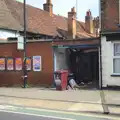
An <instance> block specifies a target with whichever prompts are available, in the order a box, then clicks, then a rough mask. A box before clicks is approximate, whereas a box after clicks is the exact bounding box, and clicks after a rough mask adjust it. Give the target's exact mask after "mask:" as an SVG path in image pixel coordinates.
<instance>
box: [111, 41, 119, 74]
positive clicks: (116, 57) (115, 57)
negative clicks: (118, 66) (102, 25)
mask: <svg viewBox="0 0 120 120" xmlns="http://www.w3.org/2000/svg"><path fill="white" fill-rule="evenodd" d="M115 44H120V42H114V43H113V53H112V56H113V57H112V58H113V59H112V64H113V65H112V66H113V69H112V71H113V72H112V73H113V74H112V75H120V72H119V73H115V72H114V60H115V59H120V55H119V56H117V55H116V56H115Z"/></svg>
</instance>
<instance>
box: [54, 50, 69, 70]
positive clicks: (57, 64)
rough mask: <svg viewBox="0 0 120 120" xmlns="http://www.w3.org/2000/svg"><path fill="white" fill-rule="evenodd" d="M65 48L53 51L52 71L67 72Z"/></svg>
mask: <svg viewBox="0 0 120 120" xmlns="http://www.w3.org/2000/svg"><path fill="white" fill-rule="evenodd" d="M65 51H66V49H65V48H56V49H55V50H54V71H57V70H68V65H67V56H66V52H65Z"/></svg>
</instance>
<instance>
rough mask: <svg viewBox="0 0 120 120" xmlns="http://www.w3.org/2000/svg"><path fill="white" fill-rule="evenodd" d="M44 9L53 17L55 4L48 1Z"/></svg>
mask: <svg viewBox="0 0 120 120" xmlns="http://www.w3.org/2000/svg"><path fill="white" fill-rule="evenodd" d="M43 9H44V10H45V11H47V12H49V15H50V16H52V15H53V4H52V0H46V3H45V4H43Z"/></svg>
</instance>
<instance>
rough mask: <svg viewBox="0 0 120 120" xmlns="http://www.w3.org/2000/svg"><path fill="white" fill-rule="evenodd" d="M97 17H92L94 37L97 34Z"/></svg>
mask: <svg viewBox="0 0 120 120" xmlns="http://www.w3.org/2000/svg"><path fill="white" fill-rule="evenodd" d="M99 27H100V26H99V17H95V18H94V19H93V32H94V34H95V35H96V37H98V36H99Z"/></svg>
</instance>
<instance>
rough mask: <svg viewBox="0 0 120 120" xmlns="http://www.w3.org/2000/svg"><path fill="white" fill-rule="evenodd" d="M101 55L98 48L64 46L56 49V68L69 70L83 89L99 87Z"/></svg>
mask: <svg viewBox="0 0 120 120" xmlns="http://www.w3.org/2000/svg"><path fill="white" fill-rule="evenodd" d="M98 56H99V54H98V48H97V46H90V45H89V46H83V45H82V46H76V45H75V46H64V47H58V48H54V68H55V71H56V70H62V69H64V70H68V71H69V73H70V74H73V77H74V79H75V81H76V83H77V84H78V85H79V86H80V88H83V89H91V88H98V87H99V57H98Z"/></svg>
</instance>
